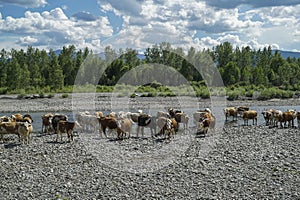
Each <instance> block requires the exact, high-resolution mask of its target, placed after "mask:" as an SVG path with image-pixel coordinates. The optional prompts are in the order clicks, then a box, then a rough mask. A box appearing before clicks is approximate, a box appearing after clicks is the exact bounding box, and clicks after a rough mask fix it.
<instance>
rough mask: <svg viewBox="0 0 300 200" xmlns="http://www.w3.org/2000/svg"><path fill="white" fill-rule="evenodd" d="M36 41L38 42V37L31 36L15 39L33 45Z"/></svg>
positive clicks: (20, 42) (23, 43)
mask: <svg viewBox="0 0 300 200" xmlns="http://www.w3.org/2000/svg"><path fill="white" fill-rule="evenodd" d="M36 42H38V39H36V38H34V37H31V36H26V37H22V38H20V39H19V40H18V41H17V43H18V44H22V45H33V44H35V43H36Z"/></svg>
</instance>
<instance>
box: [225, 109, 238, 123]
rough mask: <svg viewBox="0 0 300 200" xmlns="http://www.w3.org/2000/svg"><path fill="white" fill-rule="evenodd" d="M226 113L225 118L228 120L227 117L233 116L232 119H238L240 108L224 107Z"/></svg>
mask: <svg viewBox="0 0 300 200" xmlns="http://www.w3.org/2000/svg"><path fill="white" fill-rule="evenodd" d="M224 114H225V118H226V119H225V120H226V121H227V118H228V117H230V116H232V121H234V118H235V120H237V116H238V110H237V108H236V107H227V108H225V109H224Z"/></svg>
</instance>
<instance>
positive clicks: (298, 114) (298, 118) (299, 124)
mask: <svg viewBox="0 0 300 200" xmlns="http://www.w3.org/2000/svg"><path fill="white" fill-rule="evenodd" d="M296 117H297V123H298V128H300V111H298V112H297V113H296Z"/></svg>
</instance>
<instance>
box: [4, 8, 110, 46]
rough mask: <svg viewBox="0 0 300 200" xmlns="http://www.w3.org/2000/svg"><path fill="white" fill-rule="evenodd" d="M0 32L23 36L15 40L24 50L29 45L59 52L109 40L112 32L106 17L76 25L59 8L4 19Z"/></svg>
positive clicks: (78, 22) (75, 22)
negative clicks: (62, 48)
mask: <svg viewBox="0 0 300 200" xmlns="http://www.w3.org/2000/svg"><path fill="white" fill-rule="evenodd" d="M0 32H3V33H11V34H19V35H24V36H23V37H21V39H19V40H18V42H17V43H18V44H19V45H25V46H27V45H30V42H31V43H32V45H33V44H34V45H51V46H52V47H51V48H53V46H57V47H58V48H61V47H62V46H63V45H66V44H75V45H81V44H86V43H91V41H94V40H97V39H100V38H101V37H109V36H111V35H112V33H113V29H112V27H111V25H110V22H109V20H108V18H107V17H97V18H96V19H95V20H94V21H82V20H80V21H77V20H75V19H74V18H68V17H67V16H66V15H65V14H64V12H63V10H62V9H61V8H55V9H53V10H51V11H44V12H43V13H38V12H30V11H27V12H25V16H24V17H22V18H13V17H6V18H5V19H2V20H1V21H0ZM33 36H34V37H33ZM33 38H34V40H33ZM91 44H94V43H91ZM96 48H98V46H97V47H96Z"/></svg>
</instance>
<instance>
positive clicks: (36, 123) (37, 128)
mask: <svg viewBox="0 0 300 200" xmlns="http://www.w3.org/2000/svg"><path fill="white" fill-rule="evenodd" d="M270 108H273V109H277V110H282V111H286V110H288V109H294V110H296V111H300V106H252V107H250V109H253V110H256V111H257V112H258V121H257V124H258V125H264V124H265V121H264V118H263V116H262V114H261V112H262V111H263V110H264V109H270ZM203 109H204V108H203ZM113 111H114V112H116V113H117V112H119V111H120V110H113ZM124 111H128V110H124ZM130 111H131V112H136V111H134V110H130ZM158 111H161V110H158V109H151V110H147V111H144V112H147V113H150V114H151V115H156V113H157V112H158ZM182 111H183V112H185V113H187V114H188V115H189V116H190V121H189V127H194V126H195V125H194V123H193V117H192V116H193V112H195V109H192V108H186V109H182ZM212 111H213V113H214V114H215V116H216V119H217V122H218V126H219V127H220V126H223V125H224V123H225V117H224V113H223V108H212ZM214 111H216V112H214ZM109 112H110V111H103V113H104V114H108V113H109ZM45 113H46V112H30V113H21V114H30V115H31V116H32V118H33V127H34V132H35V133H37V132H41V129H42V120H41V116H42V115H43V114H45ZM53 113H55V112H53ZM12 114H15V113H11V112H5V113H1V116H4V115H6V116H11V115H12ZM61 114H65V115H67V116H68V118H69V120H70V121H74V115H75V113H73V112H61ZM226 123H231V124H232V125H233V126H236V125H243V123H244V122H243V120H242V119H241V118H239V119H238V121H235V122H232V118H231V117H229V118H228V121H227V122H226ZM249 124H252V120H250V121H249ZM295 125H296V126H297V123H296V122H295Z"/></svg>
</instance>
